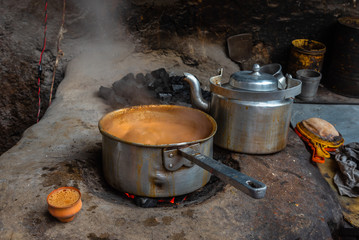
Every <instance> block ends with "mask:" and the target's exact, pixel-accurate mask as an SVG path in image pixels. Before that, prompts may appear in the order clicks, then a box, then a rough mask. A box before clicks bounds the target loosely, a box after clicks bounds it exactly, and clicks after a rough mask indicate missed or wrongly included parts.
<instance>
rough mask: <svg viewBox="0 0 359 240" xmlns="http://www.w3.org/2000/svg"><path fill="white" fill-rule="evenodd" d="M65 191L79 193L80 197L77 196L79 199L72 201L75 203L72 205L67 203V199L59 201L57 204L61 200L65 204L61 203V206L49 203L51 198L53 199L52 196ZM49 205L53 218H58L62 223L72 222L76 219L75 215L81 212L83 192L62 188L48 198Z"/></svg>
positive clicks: (71, 188) (72, 188)
mask: <svg viewBox="0 0 359 240" xmlns="http://www.w3.org/2000/svg"><path fill="white" fill-rule="evenodd" d="M64 190H65V191H68V192H73V191H75V192H77V193H78V195H77V194H76V196H77V197H76V198H78V199H72V200H73V201H71V203H70V204H66V203H65V200H66V199H63V200H61V199H57V202H59V200H61V201H63V202H59V203H60V206H59V205H54V204H51V201H50V202H49V198H51V195H54V194H55V195H56V194H59V193H60V192H61V191H62V192H64ZM47 204H48V209H49V212H50V214H51V215H52V216H54V217H56V218H57V219H58V220H60V221H61V222H71V221H72V220H73V219H74V217H75V215H76V214H77V213H78V212H79V211H80V210H81V207H82V201H81V192H80V190H78V189H77V188H74V187H60V188H58V189H55V190H54V191H52V192H51V193H50V194H49V195H48V196H47Z"/></svg>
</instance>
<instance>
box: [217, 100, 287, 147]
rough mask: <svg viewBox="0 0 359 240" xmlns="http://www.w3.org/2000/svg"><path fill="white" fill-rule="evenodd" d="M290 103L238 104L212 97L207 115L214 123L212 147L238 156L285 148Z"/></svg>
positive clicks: (240, 102)
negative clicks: (237, 153)
mask: <svg viewBox="0 0 359 240" xmlns="http://www.w3.org/2000/svg"><path fill="white" fill-rule="evenodd" d="M292 103H293V100H292V99H286V100H283V101H268V102H252V101H239V100H232V99H227V98H225V97H222V96H220V95H217V94H213V95H212V103H211V106H212V107H211V115H212V116H213V118H214V119H215V120H216V121H217V123H218V130H217V134H216V135H215V137H214V143H215V144H216V145H218V146H221V147H223V148H226V149H229V150H233V151H236V152H242V153H252V154H268V153H273V152H277V151H280V150H282V149H283V148H284V147H285V146H286V144H287V134H288V128H289V122H290V116H291V110H292Z"/></svg>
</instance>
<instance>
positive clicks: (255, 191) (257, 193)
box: [178, 147, 267, 199]
mask: <svg viewBox="0 0 359 240" xmlns="http://www.w3.org/2000/svg"><path fill="white" fill-rule="evenodd" d="M178 151H179V153H180V154H181V155H182V156H183V157H185V158H186V159H188V160H190V161H191V162H194V163H195V164H197V165H198V166H200V167H202V168H204V169H206V170H207V171H209V172H210V173H212V174H214V175H215V176H217V177H219V178H220V179H222V181H224V182H225V183H228V184H230V185H232V186H234V187H235V188H237V189H239V190H241V191H242V192H244V193H246V194H247V195H249V196H251V197H253V198H257V199H259V198H264V196H265V193H266V189H267V186H266V185H265V184H264V183H262V182H260V181H258V180H256V179H254V178H251V177H249V176H247V175H245V174H243V173H241V172H239V171H237V170H235V169H233V168H231V167H228V166H227V165H225V164H222V163H220V162H218V161H216V160H214V159H212V158H210V157H207V156H205V155H203V154H201V153H199V152H198V151H195V150H193V149H192V148H189V147H187V148H180V149H178Z"/></svg>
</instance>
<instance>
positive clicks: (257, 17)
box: [122, 0, 358, 68]
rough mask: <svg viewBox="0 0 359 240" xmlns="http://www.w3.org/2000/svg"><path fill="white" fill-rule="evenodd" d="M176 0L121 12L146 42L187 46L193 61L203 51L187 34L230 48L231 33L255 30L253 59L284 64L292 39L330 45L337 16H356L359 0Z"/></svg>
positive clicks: (134, 3) (146, 2)
mask: <svg viewBox="0 0 359 240" xmlns="http://www.w3.org/2000/svg"><path fill="white" fill-rule="evenodd" d="M172 3H173V4H168V3H167V4H165V3H163V2H161V1H149V0H142V1H141V0H136V1H135V0H133V1H131V4H132V5H130V6H129V7H128V9H126V11H124V12H123V13H124V14H122V16H123V18H124V20H125V21H126V22H127V24H128V27H129V29H130V30H131V32H132V33H134V34H135V35H137V36H139V38H140V39H141V42H142V43H143V44H144V45H145V46H148V47H149V48H150V49H156V48H169V49H175V50H178V51H182V50H185V51H186V52H187V54H188V57H189V58H192V59H193V60H192V62H196V61H198V60H199V61H200V59H198V58H200V55H201V54H200V53H199V52H198V51H195V50H194V51H192V53H191V49H190V47H189V43H187V44H186V42H183V41H182V40H183V38H185V37H188V36H191V37H192V38H195V39H197V41H211V42H218V43H219V44H222V45H223V47H226V39H227V37H229V36H232V35H235V34H239V33H252V35H253V45H254V46H258V43H262V44H263V47H262V46H260V48H262V52H260V51H259V55H261V57H262V59H260V57H259V58H257V59H255V60H256V61H261V60H262V62H263V63H265V62H268V61H271V62H278V63H281V64H282V65H283V66H284V68H285V67H286V61H287V57H288V52H289V51H288V50H289V47H290V44H291V41H292V40H294V39H297V38H308V39H313V40H317V41H321V42H323V43H324V44H327V43H328V42H329V40H330V38H331V35H330V33H331V32H330V30H331V27H332V25H333V24H334V23H335V22H336V19H337V17H340V16H357V15H358V11H357V9H356V1H338V0H332V1H325V0H324V1H322V0H312V1H300V0H266V1H263V0H261V1H258V0H256V1H239V0H237V1H233V0H223V1H216V0H205V1H202V0H197V1H187V0H178V1H172ZM169 39H171V40H172V41H171V40H169ZM257 52H258V51H257ZM267 53H269V55H270V56H269V57H267V55H266V54H267ZM251 64H252V62H250V64H249V65H248V66H246V67H247V68H248V67H250V66H251Z"/></svg>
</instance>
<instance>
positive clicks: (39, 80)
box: [36, 0, 47, 122]
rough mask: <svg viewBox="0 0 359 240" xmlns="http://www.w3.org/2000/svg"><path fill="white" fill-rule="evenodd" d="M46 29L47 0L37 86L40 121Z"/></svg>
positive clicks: (37, 119) (38, 117)
mask: <svg viewBox="0 0 359 240" xmlns="http://www.w3.org/2000/svg"><path fill="white" fill-rule="evenodd" d="M46 30H47V0H45V21H44V41H43V47H42V51H41V54H40V60H39V66H38V72H37V86H38V87H39V90H38V93H37V95H38V99H39V102H38V110H37V118H36V122H39V119H40V111H41V96H40V93H41V74H42V65H41V62H42V55H43V54H44V51H45V48H46Z"/></svg>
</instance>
